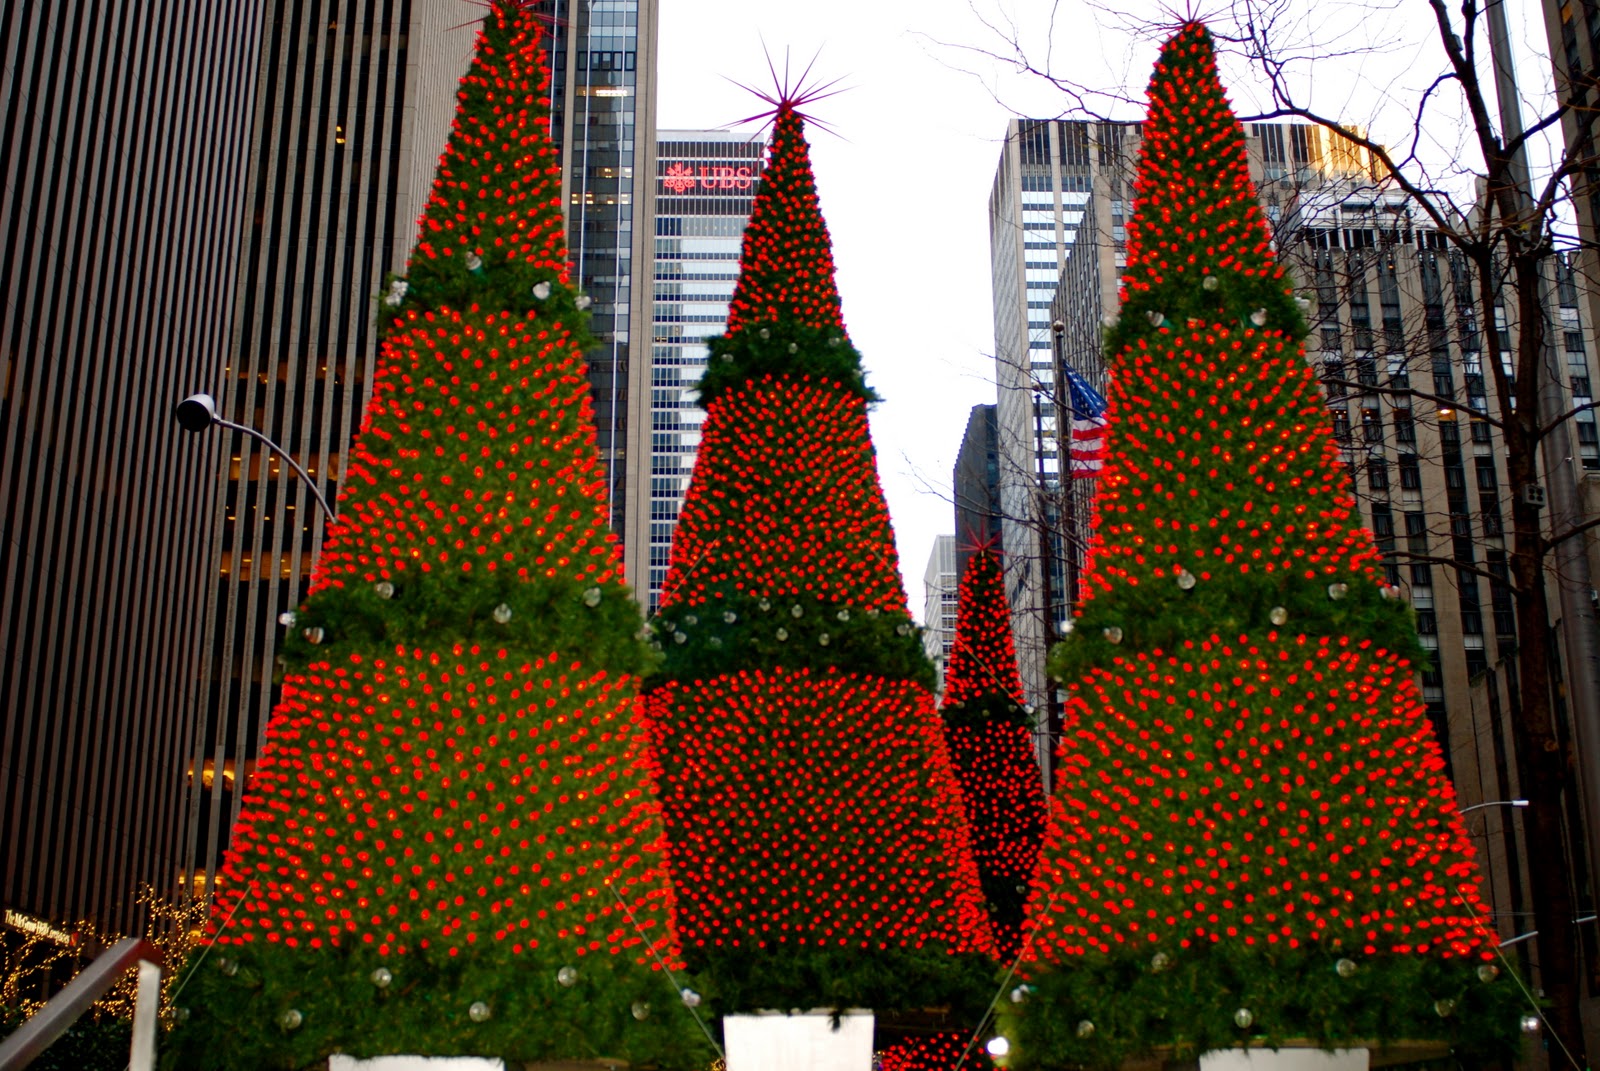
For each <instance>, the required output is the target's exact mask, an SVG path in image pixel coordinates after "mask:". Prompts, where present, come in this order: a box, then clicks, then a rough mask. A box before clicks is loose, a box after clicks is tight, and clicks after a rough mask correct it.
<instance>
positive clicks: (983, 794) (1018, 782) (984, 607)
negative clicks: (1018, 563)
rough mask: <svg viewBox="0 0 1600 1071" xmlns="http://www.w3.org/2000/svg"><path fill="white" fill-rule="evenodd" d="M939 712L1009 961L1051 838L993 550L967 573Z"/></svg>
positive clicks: (976, 557) (983, 552)
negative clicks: (1042, 849)
mask: <svg viewBox="0 0 1600 1071" xmlns="http://www.w3.org/2000/svg"><path fill="white" fill-rule="evenodd" d="M940 714H941V715H942V716H943V717H944V721H945V739H946V740H947V741H948V742H949V745H950V758H951V761H952V762H954V763H955V768H956V776H957V779H958V780H959V781H960V784H961V796H962V800H963V801H964V803H965V804H966V811H967V823H968V825H969V826H970V827H971V830H972V847H973V855H974V856H975V858H976V859H977V863H978V874H979V877H980V878H981V879H982V882H983V895H984V899H985V900H986V901H987V902H988V906H989V917H990V920H991V921H992V922H993V923H994V931H995V943H996V945H997V946H998V947H999V951H1000V956H1001V958H1002V959H1003V960H1005V961H1007V962H1009V961H1010V960H1011V958H1012V957H1014V956H1015V955H1016V952H1017V948H1018V946H1019V944H1020V943H1021V930H1022V915H1023V906H1024V903H1025V901H1026V899H1027V890H1028V883H1029V881H1030V880H1031V879H1032V877H1033V871H1034V867H1035V865H1036V864H1037V863H1038V861H1039V842H1040V839H1041V838H1042V836H1043V834H1044V818H1045V799H1044V783H1043V781H1042V779H1041V775H1040V770H1039V763H1038V760H1037V759H1036V758H1035V755H1034V747H1033V732H1032V730H1031V728H1030V724H1031V720H1032V719H1031V718H1030V716H1029V714H1028V713H1027V711H1026V709H1025V708H1024V707H1023V705H1022V678H1021V676H1020V675H1019V674H1018V673H1017V652H1016V646H1015V644H1014V642H1013V640H1012V638H1011V612H1010V608H1009V607H1008V606H1007V604H1006V594H1005V580H1004V578H1003V577H1002V575H1001V569H1000V559H999V558H998V557H997V556H996V555H995V553H994V552H993V551H992V550H990V549H987V548H980V549H979V550H978V552H977V553H975V554H973V555H972V557H971V558H970V559H968V562H967V569H966V572H965V574H963V576H962V577H961V591H960V598H959V601H958V603H957V605H956V639H955V644H954V646H953V647H952V648H951V650H950V663H949V667H948V668H947V669H946V671H945V677H944V704H943V706H942V707H941V708H940Z"/></svg>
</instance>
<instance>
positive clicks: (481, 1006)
mask: <svg viewBox="0 0 1600 1071" xmlns="http://www.w3.org/2000/svg"><path fill="white" fill-rule="evenodd" d="M467 1018H468V1019H471V1020H472V1021H473V1022H475V1023H481V1022H484V1021H486V1020H487V1019H488V1018H489V1005H487V1004H485V1003H484V1002H483V1001H481V1000H475V1001H473V1002H472V1004H471V1006H470V1007H468V1008H467Z"/></svg>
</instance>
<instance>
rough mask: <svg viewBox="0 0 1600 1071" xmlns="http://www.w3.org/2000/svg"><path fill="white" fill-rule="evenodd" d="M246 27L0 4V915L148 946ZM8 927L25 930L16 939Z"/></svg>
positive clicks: (169, 867) (184, 748)
mask: <svg viewBox="0 0 1600 1071" xmlns="http://www.w3.org/2000/svg"><path fill="white" fill-rule="evenodd" d="M257 13H258V5H256V4H253V3H244V2H240V0H150V2H148V3H144V4H138V5H111V6H110V7H109V8H108V7H107V6H106V5H92V4H69V3H64V2H60V0H3V2H0V49H3V50H4V57H5V61H4V66H3V70H0V168H3V169H4V172H5V185H4V188H3V191H0V295H3V302H4V303H3V305H0V528H3V530H4V538H3V539H0V585H3V586H0V649H3V652H4V653H3V657H0V714H3V717H0V858H3V859H4V883H3V886H0V900H3V906H4V908H5V911H6V913H7V914H6V918H7V919H8V920H10V921H21V922H26V920H27V919H28V918H33V919H39V918H43V919H49V920H55V921H58V922H61V923H66V924H69V926H70V924H72V923H75V922H77V921H79V920H89V921H92V922H94V923H95V924H97V925H98V926H99V927H101V928H102V929H105V930H112V931H121V932H136V931H137V930H138V928H139V927H140V926H142V923H143V920H142V919H141V918H140V917H139V908H138V906H137V904H136V902H135V895H136V893H137V890H138V886H139V885H140V884H141V883H148V884H150V885H152V886H154V887H157V888H160V889H170V888H171V886H172V883H173V881H174V879H175V877H176V876H177V874H178V872H179V871H180V870H181V869H182V868H183V866H184V862H185V854H186V851H187V848H188V837H187V831H186V827H185V822H184V818H185V816H184V806H183V803H184V796H185V791H184V771H185V768H186V762H187V758H188V755H189V753H190V749H191V735H192V731H193V726H194V725H195V723H196V720H197V717H198V715H199V712H200V710H201V709H202V708H203V706H204V696H203V694H201V692H200V691H199V689H198V687H197V681H196V675H195V672H194V667H195V666H196V665H197V664H198V663H199V661H200V656H201V652H202V650H203V648H204V645H205V630H204V619H205V607H206V602H207V597H208V595H209V592H210V589H211V584H212V576H211V569H210V551H211V549H212V548H213V547H214V546H215V545H216V542H217V535H218V533H217V529H216V527H215V525H214V524H213V522H212V514H213V507H214V505H215V504H216V498H217V488H216V484H215V481H214V479H212V477H211V474H212V473H213V472H214V471H215V468H216V465H217V463H218V459H219V458H220V457H221V456H222V451H223V449H224V444H223V443H222V442H221V441H220V440H215V439H210V440H209V441H204V442H197V441H196V440H195V439H193V438H190V437H188V436H185V435H184V433H183V432H181V431H180V430H179V428H178V426H177V424H176V423H174V421H173V419H172V408H173V405H174V403H175V402H177V401H178V400H179V399H181V398H182V397H183V396H184V395H185V394H187V393H188V392H189V391H190V390H192V389H194V388H195V387H196V386H197V385H203V384H211V383H215V382H216V381H217V380H218V379H219V378H220V376H221V375H222V369H223V366H224V365H225V364H226V363H227V352H228V344H229V338H228V331H229V312H230V307H231V305H232V296H233V293H234V290H235V286H234V279H235V273H236V271H237V268H238V242H239V230H240V222H241V221H240V218H239V212H238V207H237V206H238V205H239V204H240V201H241V197H242V195H243V192H244V184H245V175H246V161H247V158H248V153H249V145H250V115H251V98H252V91H251V90H252V83H253V78H254V72H255V60H256V42H257V40H258V37H259V34H258V30H259V26H258V23H257V21H256V20H257V17H258V14H257ZM19 917H20V918H19Z"/></svg>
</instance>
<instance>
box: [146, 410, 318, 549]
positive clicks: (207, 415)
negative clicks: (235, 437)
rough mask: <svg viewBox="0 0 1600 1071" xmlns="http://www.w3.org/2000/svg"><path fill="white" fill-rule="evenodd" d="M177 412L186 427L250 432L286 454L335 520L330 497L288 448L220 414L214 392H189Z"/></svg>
mask: <svg viewBox="0 0 1600 1071" xmlns="http://www.w3.org/2000/svg"><path fill="white" fill-rule="evenodd" d="M174 415H175V416H176V417H177V418H178V426H179V427H181V428H183V430H184V431H192V432H202V431H205V430H206V429H207V428H210V427H212V426H217V427H223V428H231V429H232V430H234V431H241V432H243V433H244V434H246V435H248V436H250V437H251V438H252V439H254V440H256V441H257V442H259V443H260V444H261V445H263V446H265V447H266V448H267V449H268V450H269V451H271V452H272V453H274V454H277V455H278V456H279V457H281V458H283V460H285V461H287V462H288V463H289V467H290V468H292V469H294V474H295V475H296V476H298V477H300V480H301V482H303V483H304V484H305V485H306V488H307V489H308V490H310V492H311V497H312V498H315V499H316V500H317V505H319V506H321V507H322V513H323V515H324V516H326V517H327V518H328V523H329V524H332V523H333V520H334V516H333V509H332V507H330V506H329V505H328V500H327V499H325V498H323V497H322V492H321V491H320V490H318V489H317V485H316V483H315V482H314V481H313V480H312V479H311V477H310V475H309V474H307V472H306V470H305V469H303V468H301V467H300V463H299V462H298V461H296V460H295V459H294V458H292V457H290V456H289V453H288V451H286V450H284V448H283V447H281V446H279V445H278V444H277V443H275V442H273V441H272V440H271V439H269V438H267V437H266V436H265V435H263V434H261V433H260V432H259V431H257V430H256V429H255V428H251V427H246V426H245V425H243V424H235V423H234V422H233V421H231V420H226V419H224V418H223V417H221V416H219V415H218V413H217V403H216V400H215V399H214V398H212V397H211V395H209V394H191V395H189V397H187V398H185V399H184V400H183V401H181V402H179V403H178V408H177V409H176V410H175V411H174Z"/></svg>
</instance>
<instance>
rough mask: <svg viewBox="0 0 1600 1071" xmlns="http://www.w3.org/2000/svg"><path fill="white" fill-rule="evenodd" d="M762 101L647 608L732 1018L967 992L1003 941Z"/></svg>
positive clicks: (811, 241) (864, 442)
mask: <svg viewBox="0 0 1600 1071" xmlns="http://www.w3.org/2000/svg"><path fill="white" fill-rule="evenodd" d="M775 103H776V105H777V112H776V120H775V124H774V130H773V136H772V147H771V153H770V161H769V164H768V166H767V169H766V171H765V173H764V175H763V178H762V185H761V189H760V192H759V194H758V195H757V197H756V200H755V205H754V208H753V211H752V214H751V218H750V224H749V226H748V228H747V230H746V232H745V239H744V252H743V259H742V261H741V265H740V277H739V283H738V286H737V288H736V291H735V293H734V297H733V300H732V303H731V308H730V315H729V320H728V329H727V333H726V334H724V335H722V336H721V337H719V338H716V339H713V340H712V341H711V344H710V350H711V357H710V367H709V369H708V370H707V372H706V375H705V377H704V379H703V380H702V381H701V385H700V393H701V399H702V402H703V404H704V405H705V406H706V408H707V417H706V422H705V425H704V431H703V433H702V439H701V444H700V451H699V457H698V459H697V461H696V464H695V470H694V477H693V481H692V483H691V485H690V488H689V492H688V495H687V497H686V500H685V502H684V508H683V512H682V515H681V518H680V521H679V524H678V528H677V532H676V536H675V539H674V543H673V549H672V564H671V569H670V571H669V573H668V576H667V582H666V586H665V589H664V591H663V593H662V609H661V611H660V615H659V617H658V618H657V620H656V621H655V623H654V627H655V631H656V635H657V637H658V639H659V641H660V642H661V644H662V646H663V647H664V649H665V665H664V668H663V669H662V671H661V673H660V675H659V677H658V678H657V681H656V684H655V689H654V691H653V694H652V695H651V697H650V705H649V709H650V714H651V720H652V722H653V724H654V726H655V730H656V739H657V743H658V747H657V754H658V756H659V761H660V763H661V765H662V773H661V787H662V798H663V804H664V809H665V814H666V821H667V831H668V842H669V858H670V861H671V868H672V872H673V877H674V881H675V884H676V887H677V889H678V900H679V910H680V916H679V925H680V929H681V932H682V934H683V939H684V950H685V955H686V956H687V957H688V959H689V960H690V962H691V964H693V965H695V966H697V967H700V968H703V969H704V971H705V972H706V973H707V975H708V976H709V977H710V978H711V979H712V980H713V981H714V982H715V984H716V987H717V990H718V992H719V993H720V995H721V997H722V1002H723V1005H724V1006H725V1007H726V1008H728V1009H730V1010H736V1011H737V1010H750V1009H758V1008H778V1009H784V1010H787V1009H790V1008H796V1007H798V1008H804V1009H811V1008H814V1007H824V1006H826V1007H851V1006H856V1007H870V1008H874V1009H877V1010H878V1011H880V1012H881V1011H883V1010H885V1009H898V1008H921V1007H926V1006H930V1005H939V1004H949V1003H951V1002H956V1003H958V1004H961V1005H962V1006H965V1005H966V1004H967V1003H969V1002H970V1001H971V1000H973V999H974V998H976V999H979V1000H981V999H982V996H981V994H982V990H983V988H984V986H985V985H986V984H987V973H988V968H987V967H985V966H984V965H983V964H982V961H981V959H980V958H979V957H976V956H970V955H969V956H967V957H966V958H965V959H962V958H961V954H965V953H988V952H989V951H990V949H991V947H992V946H991V944H990V939H989V933H988V927H987V924H986V921H985V919H984V917H983V910H982V906H981V903H980V901H979V892H978V881H977V873H976V870H975V868H974V865H973V862H972V856H971V851H970V848H969V846H968V842H967V830H966V823H965V821H964V819H963V817H962V814H961V802H960V792H959V789H958V788H957V786H956V782H955V778H954V775H953V774H952V772H951V768H950V760H949V755H948V753H947V751H946V749H945V744H944V740H943V738H942V735H941V733H940V728H939V721H938V716H937V713H936V712H935V710H934V706H933V700H932V697H931V695H930V693H929V689H930V687H931V684H932V667H931V665H930V664H929V663H928V661H927V659H926V656H925V655H924V654H923V653H922V647H921V643H920V640H919V638H918V637H917V635H916V630H915V628H914V626H913V624H912V621H911V618H910V615H909V613H908V612H907V608H906V597H905V592H904V590H903V589H902V587H901V584H900V575H899V569H898V562H897V559H896V554H895V546H894V538H893V532H892V531H891V529H890V525H889V514H888V509H887V507H886V505H885V502H884V498H883V492H882V489H881V488H880V486H879V484H878V475H877V466H876V463H875V460H874V456H873V449H872V443H871V438H870V434H869V431H868V428H867V402H868V401H869V400H870V399H871V398H872V394H871V392H870V391H869V390H868V389H867V387H866V385H865V382H864V379H863V376H862V373H861V364H860V358H859V355H858V354H857V353H856V351H855V348H854V347H853V346H852V345H851V344H850V342H849V339H848V337H847V336H846V333H845V328H844V321H843V316H842V313H841V308H840V302H839V294H838V290H837V289H836V287H835V283H834V272H833V262H832V255H831V252H830V246H829V241H828V232H827V227H826V225H825V224H824V223H823V219H822V215H821V212H820V211H819V208H818V204H817V193H816V185H815V179H814V178H813V175H812V171H811V164H810V159H809V152H808V149H807V145H806V141H805V136H804V124H803V121H802V117H801V115H800V113H799V111H798V110H797V108H796V105H797V103H798V101H796V100H794V99H785V100H782V101H777V102H775ZM974 971H975V973H974ZM974 977H976V978H977V979H979V984H978V985H976V986H975V987H974V986H973V984H972V983H973V979H974Z"/></svg>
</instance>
